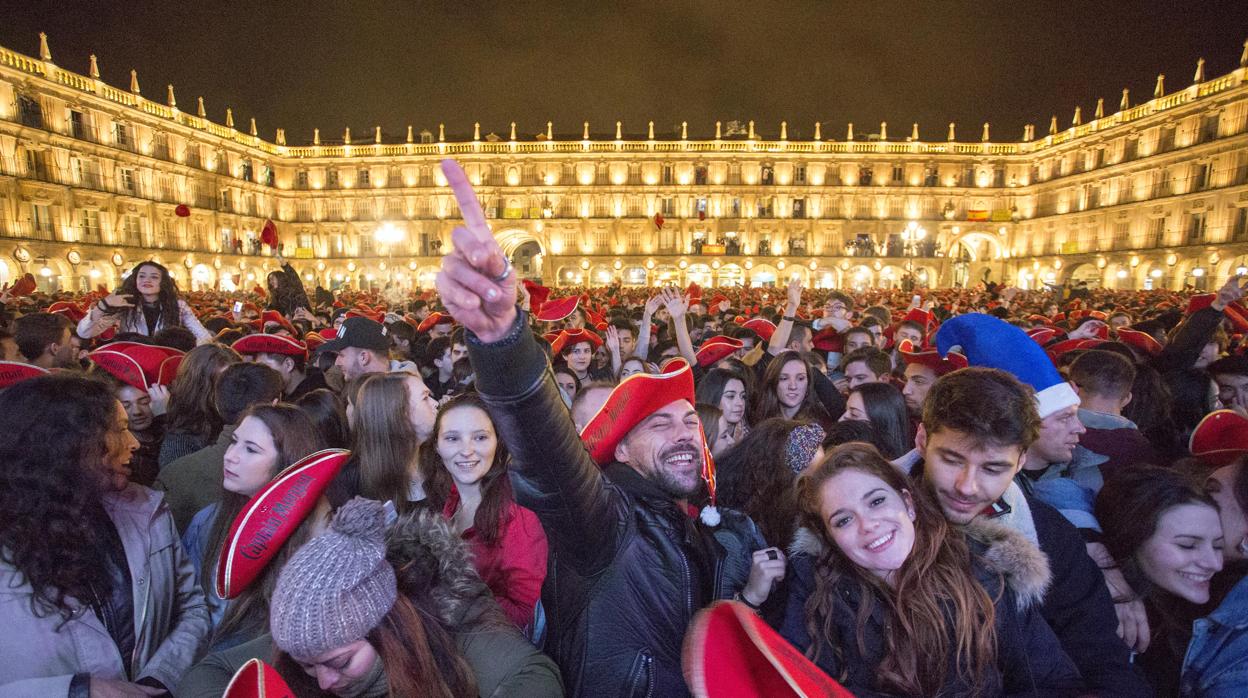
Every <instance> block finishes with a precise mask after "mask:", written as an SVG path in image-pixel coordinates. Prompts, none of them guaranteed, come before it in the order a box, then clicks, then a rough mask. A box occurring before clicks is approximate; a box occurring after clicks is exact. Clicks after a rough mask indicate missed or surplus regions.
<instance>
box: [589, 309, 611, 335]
mask: <svg viewBox="0 0 1248 698" xmlns="http://www.w3.org/2000/svg"><path fill="white" fill-rule="evenodd" d="M585 320H586V321H587V322H588V323H589V324H591V325H593V326H594V327H597V328H598V329H599V330H605V329H606V324H607V318H606V317H605V316H604V315H603V314H602V313H597V312H594V311H593V310H590V309H589V308H586V309H585ZM599 325H602V327H599Z"/></svg>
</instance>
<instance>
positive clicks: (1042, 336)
mask: <svg viewBox="0 0 1248 698" xmlns="http://www.w3.org/2000/svg"><path fill="white" fill-rule="evenodd" d="M1027 336H1028V337H1031V338H1032V339H1034V340H1036V344H1039V345H1040V346H1044V345H1046V344H1048V343H1049V342H1050V341H1052V340H1053V338H1054V337H1056V336H1057V328H1056V327H1033V328H1031V329H1030V330H1027Z"/></svg>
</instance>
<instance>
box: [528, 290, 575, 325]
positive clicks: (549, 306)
mask: <svg viewBox="0 0 1248 698" xmlns="http://www.w3.org/2000/svg"><path fill="white" fill-rule="evenodd" d="M580 303H581V297H580V296H568V297H567V298H560V299H558V300H553V301H546V302H545V303H542V308H541V310H538V311H537V312H536V313H534V315H533V317H534V318H537V319H538V320H541V321H542V322H559V321H560V320H562V319H564V318H566V317H567V316H569V315H571V314H572V313H573V312H574V311H575V310H576V307H577V306H578V305H580Z"/></svg>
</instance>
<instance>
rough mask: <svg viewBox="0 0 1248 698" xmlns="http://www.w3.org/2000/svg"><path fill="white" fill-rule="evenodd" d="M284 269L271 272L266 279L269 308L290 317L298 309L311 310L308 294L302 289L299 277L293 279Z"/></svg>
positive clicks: (296, 275) (295, 276)
mask: <svg viewBox="0 0 1248 698" xmlns="http://www.w3.org/2000/svg"><path fill="white" fill-rule="evenodd" d="M290 276H291V275H288V274H287V273H286V270H285V269H280V270H278V271H271V272H269V275H268V277H267V279H266V282H267V283H266V285H267V286H268V289H267V290H268V292H269V308H270V309H272V310H276V311H277V312H279V313H281V314H283V315H291V314H293V313H294V312H295V311H296V310H298V309H299V308H309V309H310V308H311V304H310V303H309V302H308V293H307V291H305V290H304V288H303V282H302V281H301V280H299V275H298V274H294V279H291V278H290Z"/></svg>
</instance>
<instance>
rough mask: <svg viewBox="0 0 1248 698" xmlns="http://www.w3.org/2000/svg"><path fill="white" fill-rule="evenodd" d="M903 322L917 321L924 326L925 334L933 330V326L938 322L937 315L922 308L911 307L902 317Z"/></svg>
mask: <svg viewBox="0 0 1248 698" xmlns="http://www.w3.org/2000/svg"><path fill="white" fill-rule="evenodd" d="M901 321H902V322H917V323H918V324H920V325H922V327H923V334H924V335H926V334H927V333H928V332H931V330H932V326H933V325H935V324H936V316H935V315H933V314H931V313H929V312H927V311H926V310H923V309H922V308H911V309H910V312H908V313H906V316H905V317H903V318H902V319H901Z"/></svg>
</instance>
